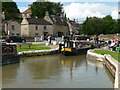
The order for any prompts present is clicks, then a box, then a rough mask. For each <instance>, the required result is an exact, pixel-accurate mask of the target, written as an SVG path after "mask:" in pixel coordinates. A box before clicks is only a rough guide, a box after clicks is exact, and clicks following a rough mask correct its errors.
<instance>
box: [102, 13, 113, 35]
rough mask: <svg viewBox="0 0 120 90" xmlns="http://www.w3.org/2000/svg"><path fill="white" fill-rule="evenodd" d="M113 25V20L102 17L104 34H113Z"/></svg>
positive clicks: (108, 17)
mask: <svg viewBox="0 0 120 90" xmlns="http://www.w3.org/2000/svg"><path fill="white" fill-rule="evenodd" d="M114 24H115V20H113V19H112V17H111V16H110V15H108V16H106V17H104V18H103V19H102V27H103V30H104V34H110V33H114V31H113V27H114Z"/></svg>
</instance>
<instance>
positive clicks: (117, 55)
mask: <svg viewBox="0 0 120 90" xmlns="http://www.w3.org/2000/svg"><path fill="white" fill-rule="evenodd" d="M94 52H95V53H98V54H102V55H104V54H110V55H111V56H112V57H113V58H114V59H116V60H118V61H119V62H120V52H119V53H117V52H112V51H111V52H108V50H101V49H98V50H94Z"/></svg>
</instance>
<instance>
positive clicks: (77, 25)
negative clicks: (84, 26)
mask: <svg viewBox="0 0 120 90" xmlns="http://www.w3.org/2000/svg"><path fill="white" fill-rule="evenodd" d="M68 22H69V23H70V24H71V25H73V26H75V27H79V24H78V23H76V22H75V21H72V20H69V21H68Z"/></svg>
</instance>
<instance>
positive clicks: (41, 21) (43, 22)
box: [27, 18, 52, 25]
mask: <svg viewBox="0 0 120 90" xmlns="http://www.w3.org/2000/svg"><path fill="white" fill-rule="evenodd" d="M27 21H28V23H29V24H36V25H52V24H51V23H50V22H48V21H46V20H45V19H41V18H27Z"/></svg>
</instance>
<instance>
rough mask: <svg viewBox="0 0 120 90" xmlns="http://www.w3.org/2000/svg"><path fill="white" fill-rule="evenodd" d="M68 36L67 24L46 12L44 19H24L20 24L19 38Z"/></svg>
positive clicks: (60, 18) (58, 17)
mask: <svg viewBox="0 0 120 90" xmlns="http://www.w3.org/2000/svg"><path fill="white" fill-rule="evenodd" d="M67 34H69V30H68V24H67V22H66V21H65V20H64V18H63V17H60V16H55V15H49V13H48V12H46V15H45V17H44V19H40V18H24V19H23V20H22V23H21V36H23V37H35V36H43V37H46V36H48V35H52V36H55V37H61V36H63V35H67Z"/></svg>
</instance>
